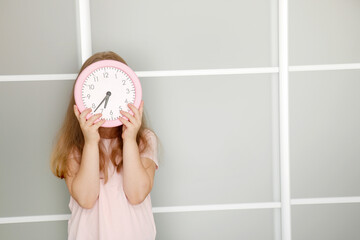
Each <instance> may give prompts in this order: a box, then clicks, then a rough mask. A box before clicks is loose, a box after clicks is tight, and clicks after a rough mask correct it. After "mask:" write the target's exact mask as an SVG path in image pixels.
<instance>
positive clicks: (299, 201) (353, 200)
mask: <svg viewBox="0 0 360 240" xmlns="http://www.w3.org/2000/svg"><path fill="white" fill-rule="evenodd" d="M328 203H360V197H334V198H297V199H292V200H291V205H306V204H328Z"/></svg>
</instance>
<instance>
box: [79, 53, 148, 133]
mask: <svg viewBox="0 0 360 240" xmlns="http://www.w3.org/2000/svg"><path fill="white" fill-rule="evenodd" d="M74 97H75V103H76V105H77V107H78V109H79V111H80V112H82V111H84V110H85V109H86V108H91V112H90V113H89V114H88V115H87V116H86V119H89V118H90V117H91V116H92V115H95V114H97V113H102V116H101V117H100V118H98V119H96V120H95V121H94V123H96V122H98V121H100V120H101V119H105V120H106V121H105V122H104V123H103V125H101V126H102V127H115V126H119V125H122V124H123V123H122V122H121V121H120V120H119V118H120V117H124V118H126V117H125V116H123V115H122V114H120V110H123V111H125V112H129V113H130V114H131V115H133V116H134V113H133V112H132V111H131V109H130V108H129V107H128V103H132V104H134V105H135V106H136V107H137V108H139V106H140V102H141V98H142V89H141V84H140V80H139V78H138V77H137V76H136V74H135V72H134V71H133V70H132V69H131V68H130V67H129V66H127V65H126V64H124V63H122V62H119V61H115V60H101V61H97V62H95V63H92V64H91V65H89V66H87V67H86V68H85V69H84V70H83V71H82V72H81V73H80V75H79V76H78V78H77V80H76V83H75V88H74ZM126 119H127V120H128V118H126Z"/></svg>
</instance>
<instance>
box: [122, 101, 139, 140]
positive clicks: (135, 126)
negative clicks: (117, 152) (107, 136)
mask: <svg viewBox="0 0 360 240" xmlns="http://www.w3.org/2000/svg"><path fill="white" fill-rule="evenodd" d="M128 106H129V108H130V109H131V111H132V112H133V113H134V116H132V115H131V114H130V113H128V112H125V111H123V110H120V113H121V114H122V115H124V116H125V117H127V118H128V119H129V120H130V121H129V120H126V119H125V118H124V117H121V116H120V117H119V119H120V121H121V122H122V123H123V125H124V126H123V127H122V134H121V137H122V139H123V140H128V139H134V140H136V135H137V133H138V131H139V129H140V126H141V120H142V114H143V106H144V101H143V100H141V103H140V106H139V109H137V108H136V107H135V105H133V104H131V103H129V104H128Z"/></svg>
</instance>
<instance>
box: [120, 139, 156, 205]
mask: <svg viewBox="0 0 360 240" xmlns="http://www.w3.org/2000/svg"><path fill="white" fill-rule="evenodd" d="M123 168H124V176H123V178H124V180H123V181H124V192H125V194H126V197H127V198H128V200H129V202H130V203H131V204H139V203H141V202H142V201H143V200H144V199H145V197H146V196H147V195H148V193H149V190H151V187H150V186H151V179H150V176H149V174H148V173H147V171H146V169H145V167H144V166H143V163H142V162H141V160H140V154H139V148H138V145H137V143H136V141H135V139H129V140H124V145H123Z"/></svg>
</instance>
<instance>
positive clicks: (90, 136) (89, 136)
mask: <svg viewBox="0 0 360 240" xmlns="http://www.w3.org/2000/svg"><path fill="white" fill-rule="evenodd" d="M90 112H91V108H86V109H85V110H84V111H83V112H82V113H80V112H79V110H78V108H77V106H76V105H74V113H75V116H76V118H77V120H78V121H79V123H80V128H81V131H82V132H83V134H84V138H85V142H96V143H98V142H99V141H100V134H99V131H98V129H99V127H100V126H101V125H102V124H103V123H104V122H105V121H106V120H105V119H102V120H100V121H98V122H97V123H94V121H95V120H96V119H98V118H99V117H101V115H102V114H101V113H98V114H95V115H93V116H91V117H90V118H89V119H88V120H86V118H85V117H86V116H87V115H88V114H89V113H90Z"/></svg>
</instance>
